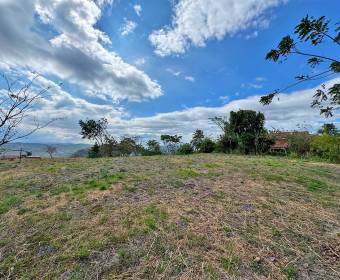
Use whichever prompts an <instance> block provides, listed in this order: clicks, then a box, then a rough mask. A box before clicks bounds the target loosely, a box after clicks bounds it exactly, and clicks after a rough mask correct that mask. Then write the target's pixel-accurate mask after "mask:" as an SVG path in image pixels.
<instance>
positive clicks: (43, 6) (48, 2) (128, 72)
mask: <svg viewBox="0 0 340 280" xmlns="http://www.w3.org/2000/svg"><path fill="white" fill-rule="evenodd" d="M111 3H112V1H111V0H97V1H88V0H16V1H7V0H6V1H0V42H1V44H0V61H3V62H5V63H6V64H7V65H9V66H12V67H17V68H18V67H21V68H27V67H28V68H29V69H34V70H36V71H39V72H41V73H43V74H49V75H53V76H56V77H58V78H59V79H62V80H66V81H68V82H70V83H72V84H75V85H77V86H79V87H80V88H81V89H82V90H83V92H85V93H87V94H89V95H97V96H105V97H107V98H110V99H113V100H121V99H129V100H131V101H141V100H143V99H146V98H156V97H159V96H160V95H162V89H161V87H160V85H159V84H158V83H157V82H156V81H154V80H152V79H150V77H148V76H147V75H146V74H145V73H144V72H142V71H140V70H138V69H137V68H136V67H134V66H132V65H129V64H127V63H125V62H124V61H123V60H122V58H120V57H119V56H118V55H117V54H116V53H115V52H113V51H109V50H107V48H106V47H105V45H107V44H110V43H111V42H110V39H109V37H108V36H107V35H106V34H105V33H104V32H102V31H100V30H99V29H97V28H96V23H97V21H98V20H99V19H100V17H101V9H100V8H101V7H102V6H103V5H105V4H111ZM39 21H40V25H39V24H38V23H39ZM41 23H43V24H45V25H47V26H48V27H49V28H50V29H52V30H53V32H50V33H49V35H48V36H49V37H50V40H49V39H48V37H47V35H44V34H46V28H43V29H41V30H40V29H39V26H41ZM51 34H53V37H52V38H51Z"/></svg>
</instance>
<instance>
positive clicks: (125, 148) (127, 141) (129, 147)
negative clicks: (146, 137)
mask: <svg viewBox="0 0 340 280" xmlns="http://www.w3.org/2000/svg"><path fill="white" fill-rule="evenodd" d="M118 149H119V153H120V155H122V156H129V155H131V154H132V153H137V150H138V145H137V143H136V141H135V139H133V138H131V137H124V138H123V139H122V140H121V141H120V143H119V144H118Z"/></svg>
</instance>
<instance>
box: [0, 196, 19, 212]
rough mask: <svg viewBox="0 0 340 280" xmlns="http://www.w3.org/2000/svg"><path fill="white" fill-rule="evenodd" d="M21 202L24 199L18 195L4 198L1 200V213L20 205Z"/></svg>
mask: <svg viewBox="0 0 340 280" xmlns="http://www.w3.org/2000/svg"><path fill="white" fill-rule="evenodd" d="M21 202H22V199H21V198H19V197H17V196H9V197H7V198H5V199H4V200H2V201H0V215H1V214H4V213H6V212H8V211H9V210H10V209H12V208H14V207H16V206H18V205H19V204H20V203H21Z"/></svg>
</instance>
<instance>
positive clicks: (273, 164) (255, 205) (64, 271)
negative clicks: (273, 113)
mask: <svg viewBox="0 0 340 280" xmlns="http://www.w3.org/2000/svg"><path fill="white" fill-rule="evenodd" d="M0 178H1V181H0V197H1V199H0V278H1V279H2V278H3V279H339V277H340V199H339V198H340V185H339V182H340V166H338V165H331V164H324V163H313V162H303V161H300V160H289V159H286V158H274V157H243V156H228V155H220V154H216V155H215V154H211V155H193V156H159V157H136V158H113V159H96V160H91V159H61V160H56V161H48V160H43V161H41V162H24V163H22V164H17V163H1V164H0Z"/></svg>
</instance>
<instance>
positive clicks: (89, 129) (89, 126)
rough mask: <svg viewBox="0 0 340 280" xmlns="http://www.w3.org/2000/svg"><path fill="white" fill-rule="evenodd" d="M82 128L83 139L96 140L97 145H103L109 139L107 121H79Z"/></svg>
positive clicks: (103, 119)
mask: <svg viewBox="0 0 340 280" xmlns="http://www.w3.org/2000/svg"><path fill="white" fill-rule="evenodd" d="M79 125H80V128H81V131H80V134H81V135H82V138H83V139H89V140H95V141H96V143H97V144H99V145H102V144H104V143H105V140H106V138H107V132H106V129H107V125H108V122H107V119H105V118H102V119H100V120H98V121H96V120H86V121H82V120H80V121H79Z"/></svg>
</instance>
